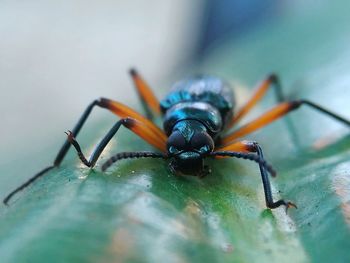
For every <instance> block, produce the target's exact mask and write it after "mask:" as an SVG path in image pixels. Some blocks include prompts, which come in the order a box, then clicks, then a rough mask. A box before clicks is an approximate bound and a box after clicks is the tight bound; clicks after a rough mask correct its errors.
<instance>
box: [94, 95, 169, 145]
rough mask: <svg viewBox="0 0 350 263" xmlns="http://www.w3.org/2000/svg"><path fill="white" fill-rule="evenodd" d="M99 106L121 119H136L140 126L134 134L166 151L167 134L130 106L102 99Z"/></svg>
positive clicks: (137, 126)
mask: <svg viewBox="0 0 350 263" xmlns="http://www.w3.org/2000/svg"><path fill="white" fill-rule="evenodd" d="M98 106H100V107H102V108H106V109H108V110H110V111H111V112H113V113H114V114H116V115H117V116H119V117H120V118H132V119H134V122H135V125H136V123H139V125H136V126H135V127H136V128H135V130H134V132H135V133H136V134H138V135H139V136H140V137H141V138H143V139H145V140H146V141H147V142H148V143H150V144H152V145H153V146H156V147H157V148H158V149H160V150H162V151H164V150H165V145H166V141H167V136H166V135H165V133H164V132H163V131H162V130H161V129H160V128H159V127H157V126H156V125H155V124H154V123H153V122H151V121H150V120H148V119H147V118H145V117H144V116H142V115H141V114H139V113H138V112H136V111H135V110H133V109H131V108H129V107H128V106H126V105H124V104H122V103H120V102H117V101H113V100H110V99H105V98H101V99H100V100H99V103H98ZM146 134H149V136H148V135H147V136H148V137H147V138H146V137H145V136H146Z"/></svg>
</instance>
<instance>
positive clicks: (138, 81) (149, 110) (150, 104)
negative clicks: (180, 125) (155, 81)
mask: <svg viewBox="0 0 350 263" xmlns="http://www.w3.org/2000/svg"><path fill="white" fill-rule="evenodd" d="M130 75H131V77H132V80H133V81H134V84H135V88H136V90H137V92H138V94H139V97H140V100H141V103H142V105H143V107H144V109H145V112H146V116H147V117H148V118H149V119H152V117H153V115H154V114H156V115H159V114H160V105H159V101H158V99H157V97H156V96H155V95H154V93H153V91H152V90H151V88H150V87H149V85H148V84H147V83H146V82H145V81H144V80H143V78H142V77H141V76H140V75H139V74H138V73H137V71H136V70H135V69H131V70H130Z"/></svg>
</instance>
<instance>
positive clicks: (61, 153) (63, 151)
mask: <svg viewBox="0 0 350 263" xmlns="http://www.w3.org/2000/svg"><path fill="white" fill-rule="evenodd" d="M98 102H99V101H98V100H94V101H93V102H92V103H90V104H89V106H88V107H87V108H86V109H85V111H84V113H83V115H82V116H81V117H80V119H79V121H78V122H77V124H76V125H75V126H74V128H73V132H74V134H78V133H79V131H80V129H81V127H82V126H83V124H84V123H85V121H86V119H87V118H88V117H89V115H90V113H91V111H92V109H93V108H94V106H96V105H98ZM69 147H70V143H69V141H68V140H66V141H65V142H64V144H63V145H62V147H61V149H60V150H59V152H58V154H57V156H56V158H55V160H54V162H53V165H51V166H48V167H46V168H44V169H42V170H41V171H40V172H38V173H36V174H35V175H34V176H32V177H31V178H29V179H28V180H27V181H26V182H25V183H23V184H22V185H20V186H19V187H17V188H16V189H15V190H13V191H12V192H11V193H9V194H8V195H7V196H6V197H5V199H4V200H3V203H4V204H5V205H7V203H8V202H9V201H10V199H11V198H12V196H14V195H15V194H16V193H18V192H20V191H22V190H23V189H24V188H26V187H27V186H29V185H30V184H32V183H33V182H34V181H36V180H37V179H38V178H40V177H42V176H43V175H44V174H46V173H47V172H48V171H50V170H51V169H53V168H55V167H58V166H59V165H60V164H61V162H62V160H63V158H64V157H65V155H66V154H67V152H68V150H69Z"/></svg>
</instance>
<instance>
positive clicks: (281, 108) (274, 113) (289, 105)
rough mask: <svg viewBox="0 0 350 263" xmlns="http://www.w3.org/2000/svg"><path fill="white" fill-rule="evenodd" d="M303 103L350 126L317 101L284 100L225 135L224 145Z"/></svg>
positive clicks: (346, 121) (347, 121) (348, 122)
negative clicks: (316, 102)
mask: <svg viewBox="0 0 350 263" xmlns="http://www.w3.org/2000/svg"><path fill="white" fill-rule="evenodd" d="M301 105H308V106H310V107H311V108H313V109H315V110H318V111H320V112H322V113H324V114H326V115H328V116H330V117H332V118H334V119H336V120H338V121H340V122H342V123H344V124H345V125H347V126H350V121H349V120H347V119H345V118H343V117H341V116H339V115H338V114H335V113H333V112H331V111H329V110H327V109H325V108H324V107H322V106H320V105H318V104H315V103H313V102H311V101H307V100H295V101H289V102H283V103H281V104H279V105H277V106H276V107H274V108H272V109H271V110H270V111H268V112H266V113H264V114H263V115H261V116H260V117H259V118H257V119H255V120H253V121H252V122H250V123H248V124H246V125H244V126H242V127H241V128H239V129H238V130H236V131H234V132H232V133H231V134H229V135H227V136H226V137H224V138H223V139H222V141H221V142H222V144H223V145H226V144H229V143H231V142H233V141H234V140H236V139H238V138H240V137H243V136H245V135H247V134H249V133H252V132H254V131H256V130H258V129H260V128H262V127H264V126H266V125H268V124H270V123H271V122H273V121H275V120H277V119H279V118H281V117H283V116H285V115H286V114H287V113H289V112H291V111H293V110H296V109H298V108H299V107H300V106H301Z"/></svg>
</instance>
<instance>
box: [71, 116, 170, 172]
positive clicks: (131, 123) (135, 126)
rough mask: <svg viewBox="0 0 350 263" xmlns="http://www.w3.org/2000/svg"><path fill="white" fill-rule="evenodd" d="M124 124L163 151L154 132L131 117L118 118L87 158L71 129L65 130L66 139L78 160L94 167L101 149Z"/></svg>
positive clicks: (162, 143)
mask: <svg viewBox="0 0 350 263" xmlns="http://www.w3.org/2000/svg"><path fill="white" fill-rule="evenodd" d="M122 125H123V126H124V127H125V128H127V129H129V130H131V131H132V132H134V133H135V134H137V135H138V136H140V137H141V138H142V139H144V140H145V141H147V142H149V143H150V144H152V145H153V146H154V147H156V148H158V149H160V150H161V151H165V143H164V142H162V141H161V140H159V138H158V137H157V135H156V134H154V133H153V132H152V131H150V130H149V129H148V127H147V126H146V125H144V124H143V123H142V122H139V121H138V120H136V119H133V118H125V119H121V120H119V121H118V122H117V123H116V124H115V125H114V126H113V127H112V128H111V129H110V131H109V132H108V133H107V134H106V135H105V136H104V137H103V138H102V140H101V141H100V142H99V143H98V144H97V146H96V148H95V150H94V151H93V153H92V155H91V157H90V159H89V160H87V159H86V157H85V156H84V154H83V153H82V151H81V148H80V145H79V143H78V142H77V141H76V139H75V138H74V135H73V133H72V132H71V131H69V132H67V133H66V134H67V135H68V141H69V142H70V143H71V144H72V145H73V146H74V148H75V149H76V151H77V153H78V156H79V158H80V160H81V161H82V162H83V163H84V164H85V165H86V166H88V167H94V166H95V164H96V162H97V160H98V158H99V157H100V155H101V153H102V151H103V150H104V148H105V147H106V146H107V144H108V143H109V142H110V140H111V139H112V138H113V136H114V135H115V134H116V133H117V132H118V130H119V129H120V127H121V126H122Z"/></svg>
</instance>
